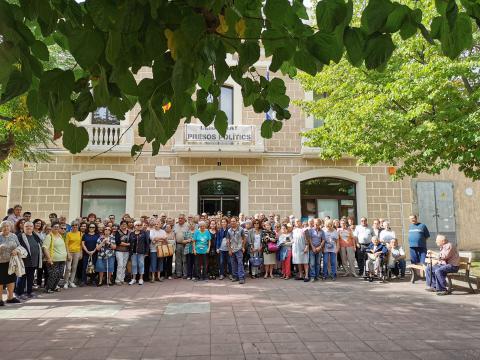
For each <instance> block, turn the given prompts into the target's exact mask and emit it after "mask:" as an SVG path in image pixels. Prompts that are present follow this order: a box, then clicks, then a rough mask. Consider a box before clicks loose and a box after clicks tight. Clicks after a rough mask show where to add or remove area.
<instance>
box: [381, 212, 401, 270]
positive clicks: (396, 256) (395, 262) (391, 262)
mask: <svg viewBox="0 0 480 360" xmlns="http://www.w3.org/2000/svg"><path fill="white" fill-rule="evenodd" d="M385 222H386V221H385ZM382 233H383V232H382ZM389 245H390V247H389V249H390V256H389V257H388V267H389V268H390V269H392V273H393V278H394V279H395V278H397V277H399V276H400V278H402V279H403V278H405V268H406V266H407V264H406V262H405V251H404V250H403V248H402V247H401V246H399V245H398V240H397V239H396V238H393V239H392V240H390V244H389Z"/></svg>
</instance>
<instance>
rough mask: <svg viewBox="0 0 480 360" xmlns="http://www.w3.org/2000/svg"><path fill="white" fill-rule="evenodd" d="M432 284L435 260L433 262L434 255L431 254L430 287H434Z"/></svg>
mask: <svg viewBox="0 0 480 360" xmlns="http://www.w3.org/2000/svg"><path fill="white" fill-rule="evenodd" d="M432 282H433V260H432V253H431V252H430V287H432ZM427 285H428V284H427Z"/></svg>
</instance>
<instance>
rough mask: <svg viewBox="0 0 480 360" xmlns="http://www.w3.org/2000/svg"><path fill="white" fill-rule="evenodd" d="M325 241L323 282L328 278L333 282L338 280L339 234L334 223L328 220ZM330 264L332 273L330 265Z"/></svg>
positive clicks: (323, 244) (323, 242)
mask: <svg viewBox="0 0 480 360" xmlns="http://www.w3.org/2000/svg"><path fill="white" fill-rule="evenodd" d="M324 233H325V240H323V241H322V245H321V246H322V248H323V280H326V279H327V277H328V276H330V277H331V278H332V280H333V281H335V280H336V278H337V253H338V250H339V247H338V233H337V231H336V230H335V228H334V227H333V221H332V220H331V219H328V220H326V221H325V230H324ZM329 264H330V272H329V269H328V265H329Z"/></svg>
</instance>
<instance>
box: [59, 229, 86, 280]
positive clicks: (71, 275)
mask: <svg viewBox="0 0 480 360" xmlns="http://www.w3.org/2000/svg"><path fill="white" fill-rule="evenodd" d="M82 235H83V234H82V232H81V231H80V229H79V224H78V222H73V223H72V227H71V230H70V231H69V232H68V233H66V234H65V244H66V245H67V251H68V256H67V269H66V270H65V276H64V279H65V285H64V286H63V287H64V288H65V289H68V287H69V286H70V287H71V288H76V287H77V285H75V274H76V273H77V266H78V262H79V261H80V259H81V258H82Z"/></svg>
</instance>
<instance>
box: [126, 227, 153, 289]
mask: <svg viewBox="0 0 480 360" xmlns="http://www.w3.org/2000/svg"><path fill="white" fill-rule="evenodd" d="M133 225H134V227H135V230H133V231H132V232H131V233H130V234H129V235H128V242H129V243H130V256H131V259H132V280H131V281H130V282H129V283H128V284H129V285H133V284H135V283H136V282H137V280H136V277H137V275H138V276H139V279H138V285H143V274H144V273H145V254H147V252H148V250H149V248H148V247H149V242H150V237H149V234H148V233H147V232H145V231H144V230H143V229H142V227H143V224H142V222H141V221H138V220H137V221H135V223H134V224H133Z"/></svg>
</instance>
